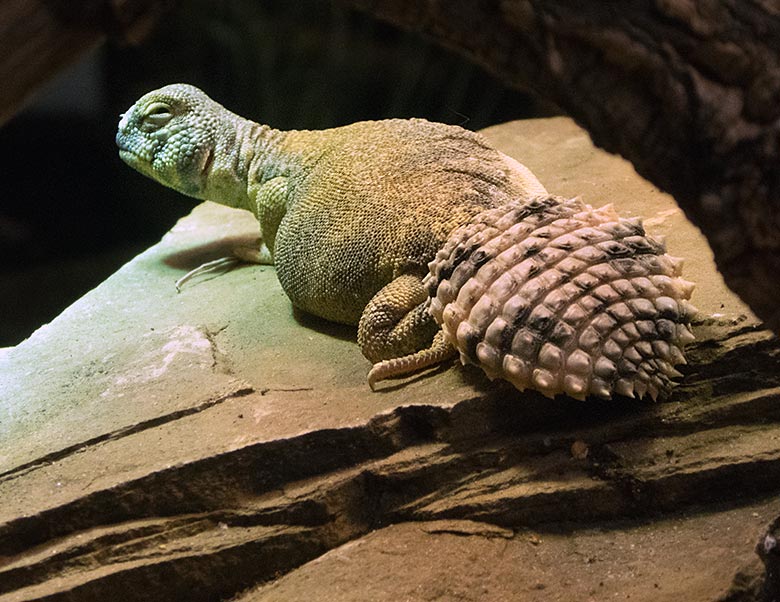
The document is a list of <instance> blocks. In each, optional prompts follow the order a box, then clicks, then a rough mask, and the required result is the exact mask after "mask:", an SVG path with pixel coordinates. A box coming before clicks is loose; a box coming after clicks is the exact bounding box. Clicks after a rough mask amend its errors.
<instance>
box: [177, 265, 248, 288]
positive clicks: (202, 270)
mask: <svg viewBox="0 0 780 602" xmlns="http://www.w3.org/2000/svg"><path fill="white" fill-rule="evenodd" d="M239 263H241V259H239V258H238V257H220V258H219V259H215V260H214V261H207V262H206V263H204V264H203V265H199V266H198V267H196V268H195V269H194V270H190V271H189V272H187V273H186V274H184V276H182V277H181V278H179V279H178V280H177V281H176V283H175V285H174V286H176V292H177V293H180V292H181V287H182V286H184V285H185V284H186V283H187V282H189V281H190V280H192V279H193V278H195V277H196V276H200V275H201V274H208V273H209V272H213V271H216V270H219V269H224V270H225V271H227V270H230V269H232V268H234V267H235V266H236V265H238V264H239Z"/></svg>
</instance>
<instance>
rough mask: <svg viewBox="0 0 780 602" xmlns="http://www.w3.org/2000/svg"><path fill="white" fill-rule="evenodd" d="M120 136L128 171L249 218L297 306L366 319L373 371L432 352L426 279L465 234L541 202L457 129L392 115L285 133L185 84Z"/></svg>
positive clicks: (512, 165)
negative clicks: (483, 220) (487, 214)
mask: <svg viewBox="0 0 780 602" xmlns="http://www.w3.org/2000/svg"><path fill="white" fill-rule="evenodd" d="M116 141H117V144H118V146H119V148H120V156H121V157H122V159H123V160H124V161H125V162H127V163H128V164H129V165H131V166H132V167H134V168H135V169H137V170H138V171H140V172H141V173H143V174H145V175H147V176H149V177H151V178H153V179H155V180H157V181H159V182H160V183H162V184H165V185H167V186H169V187H171V188H174V189H176V190H178V191H179V192H182V193H184V194H187V195H189V196H193V197H196V198H200V199H208V200H211V201H214V202H217V203H221V204H224V205H228V206H230V207H236V208H241V209H247V210H249V211H251V212H252V213H253V214H254V215H255V216H256V217H257V220H258V222H259V223H260V230H261V237H262V241H263V244H264V245H265V246H266V247H267V249H268V251H270V254H271V256H272V258H273V263H274V265H275V267H276V271H277V275H278V278H279V280H280V282H281V285H282V287H283V289H284V291H285V292H286V294H287V295H288V297H289V298H290V299H291V301H292V303H293V304H294V305H296V306H297V307H299V308H300V309H303V310H304V311H307V312H309V313H312V314H314V315H317V316H320V317H322V318H325V319H327V320H332V321H335V322H341V323H345V324H359V326H360V328H359V335H358V336H359V344H360V346H361V349H362V351H363V353H364V355H365V356H366V357H367V358H368V359H369V360H371V361H372V362H378V361H381V360H387V359H391V358H394V357H398V356H402V355H406V354H409V353H412V352H414V351H417V350H419V349H422V348H425V347H427V346H428V345H430V343H431V341H432V339H433V337H434V335H435V334H436V332H437V330H438V326H437V325H436V324H435V322H434V321H433V319H432V318H431V317H430V316H429V315H428V313H427V312H425V311H424V303H425V301H426V299H427V295H426V293H425V290H424V288H423V287H422V278H423V277H424V276H425V274H426V273H427V271H428V268H427V264H428V262H430V261H431V260H432V259H433V258H434V256H435V254H436V252H437V250H438V249H439V248H441V246H442V245H443V244H444V242H445V241H446V240H447V237H448V235H449V234H450V232H452V230H453V229H454V228H455V227H456V226H459V225H461V224H463V223H465V222H467V221H468V220H469V219H470V218H471V217H473V216H474V215H476V214H478V213H479V212H481V211H482V210H484V209H486V208H490V207H496V206H499V205H501V204H504V203H507V202H510V201H518V200H519V201H522V200H527V199H530V198H531V197H533V196H536V195H539V194H544V193H545V190H544V187H543V186H542V185H541V184H540V183H539V181H538V180H537V179H536V178H535V177H534V176H533V174H531V172H530V171H529V170H527V169H526V168H525V167H524V166H522V165H521V164H519V163H517V162H516V161H514V160H513V159H511V158H509V157H507V156H506V155H503V154H502V153H500V152H498V151H496V150H495V149H493V148H492V147H490V146H489V145H488V144H487V142H486V141H485V140H484V138H483V137H482V136H480V135H479V134H476V133H474V132H470V131H468V130H465V129H463V128H460V127H457V126H449V125H444V124H440V123H433V122H428V121H425V120H422V119H409V120H405V119H390V120H382V121H365V122H358V123H354V124H351V125H347V126H343V127H338V128H333V129H328V130H318V131H305V130H304V131H294V130H293V131H285V132H283V131H279V130H275V129H272V128H270V127H268V126H265V125H259V124H257V123H254V122H251V121H249V120H247V119H244V118H242V117H240V116H238V115H236V114H234V113H232V112H230V111H228V110H227V109H225V108H224V107H223V106H222V105H220V104H218V103H216V102H215V101H213V100H212V99H210V98H209V97H208V96H206V95H205V94H204V93H203V92H202V91H200V90H198V89H197V88H195V87H193V86H189V85H186V84H173V85H169V86H166V87H164V88H161V89H160V90H156V91H153V92H150V93H148V94H146V95H145V96H143V97H142V98H141V99H139V100H138V101H137V102H136V103H135V105H133V107H132V108H131V109H130V110H129V111H128V112H127V113H125V114H124V115H123V117H122V119H121V122H120V124H119V129H118V133H117V136H116ZM361 318H362V320H361Z"/></svg>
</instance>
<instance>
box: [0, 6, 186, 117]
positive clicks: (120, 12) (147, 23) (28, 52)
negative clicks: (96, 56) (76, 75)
mask: <svg viewBox="0 0 780 602" xmlns="http://www.w3.org/2000/svg"><path fill="white" fill-rule="evenodd" d="M170 5H171V2H170V0H163V1H161V0H74V1H68V0H10V1H8V2H3V3H2V5H0V81H2V82H3V85H2V86H0V125H2V124H3V123H4V122H5V121H7V120H8V119H9V118H10V117H11V116H13V114H14V113H15V112H16V111H17V110H18V109H19V108H20V107H21V106H22V105H23V104H24V102H25V101H26V100H27V99H28V98H29V97H30V96H31V95H32V94H33V93H34V92H35V90H36V89H37V88H38V87H39V86H40V85H41V84H43V83H44V82H46V81H47V80H48V79H50V78H51V77H52V76H54V75H55V74H56V73H57V72H59V71H60V70H62V69H63V68H65V67H67V66H68V65H70V64H72V63H74V62H76V61H77V60H78V59H79V58H80V57H81V56H82V55H83V54H84V53H86V52H88V51H89V50H91V49H92V48H95V47H96V46H97V45H98V44H100V43H101V42H102V41H103V40H104V39H105V38H106V36H113V37H118V38H120V39H122V40H125V41H127V42H129V43H136V42H138V41H140V40H141V39H142V38H143V37H144V36H145V35H146V33H148V31H149V30H150V29H151V26H152V25H153V23H154V22H155V21H156V19H157V17H158V16H159V15H160V14H161V13H162V12H163V11H164V10H166V9H167V8H168V7H169V6H170Z"/></svg>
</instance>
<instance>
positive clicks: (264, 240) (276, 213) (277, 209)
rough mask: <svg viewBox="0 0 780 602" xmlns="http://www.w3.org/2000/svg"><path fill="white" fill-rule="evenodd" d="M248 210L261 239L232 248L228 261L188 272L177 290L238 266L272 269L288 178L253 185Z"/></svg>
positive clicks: (223, 260)
mask: <svg viewBox="0 0 780 602" xmlns="http://www.w3.org/2000/svg"><path fill="white" fill-rule="evenodd" d="M247 193H248V196H249V206H250V209H251V211H252V213H254V215H255V217H256V218H257V221H258V222H259V223H260V237H259V238H258V240H257V243H256V244H254V245H242V246H237V247H234V248H233V249H232V250H231V252H232V254H231V255H230V256H228V257H220V258H219V259H215V260H214V261H209V262H207V263H204V264H203V265H200V266H198V267H197V268H195V269H194V270H190V271H189V272H187V273H186V274H185V275H184V276H182V277H181V278H179V279H178V280H177V281H176V290H177V291H180V290H181V287H182V286H183V285H184V284H185V283H186V282H187V281H189V280H192V278H194V277H196V276H200V275H202V274H206V273H209V272H213V271H216V270H225V271H227V270H230V269H232V268H234V267H235V266H236V265H238V264H240V263H256V264H260V265H273V263H274V258H273V248H274V242H275V240H276V231H277V230H278V228H279V222H280V221H281V220H282V217H283V216H284V212H285V211H286V209H287V178H284V177H281V176H279V177H276V178H272V179H271V180H268V181H266V182H264V183H262V184H252V185H251V186H250V187H249V189H248V191H247Z"/></svg>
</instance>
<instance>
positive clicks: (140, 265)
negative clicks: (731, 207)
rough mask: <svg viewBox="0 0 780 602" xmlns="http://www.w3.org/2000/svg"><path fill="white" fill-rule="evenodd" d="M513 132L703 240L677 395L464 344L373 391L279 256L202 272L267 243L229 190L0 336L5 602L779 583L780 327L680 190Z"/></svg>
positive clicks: (686, 243) (527, 145)
mask: <svg viewBox="0 0 780 602" xmlns="http://www.w3.org/2000/svg"><path fill="white" fill-rule="evenodd" d="M486 134H487V135H488V137H489V138H490V139H491V140H492V141H493V142H494V143H495V144H496V145H497V146H498V147H499V148H500V149H501V150H503V151H504V152H506V153H508V154H510V155H512V156H513V157H515V158H517V159H518V160H520V161H521V162H523V163H525V164H526V165H528V166H529V167H530V168H531V169H532V170H533V171H534V172H535V173H536V174H537V175H538V176H539V178H540V179H541V180H542V182H543V183H544V184H545V185H546V186H547V188H548V189H549V190H550V191H551V192H552V193H555V194H560V195H563V196H575V195H578V194H579V195H582V197H583V200H584V201H585V202H587V203H589V204H591V205H594V206H598V205H601V204H605V203H608V202H611V203H614V204H615V206H616V209H617V210H618V212H619V213H621V214H622V215H627V216H631V215H640V216H643V217H644V218H645V225H646V227H647V230H648V231H649V232H650V233H652V234H656V235H666V236H667V246H668V250H669V252H670V253H672V254H674V255H677V256H683V257H685V258H686V267H685V272H684V274H685V277H686V278H688V279H690V280H694V281H696V282H697V288H696V290H695V292H694V295H693V298H692V302H693V304H694V305H695V306H697V307H698V308H699V309H700V310H701V316H700V317H699V318H698V320H697V322H696V325H695V327H694V332H695V334H696V336H697V338H698V340H697V342H696V343H694V344H693V345H691V346H690V347H689V349H688V351H687V354H688V358H689V364H688V365H687V366H684V367H683V368H682V371H683V372H684V377H683V379H682V384H681V385H680V386H679V387H678V388H677V389H676V390H675V393H674V394H673V395H672V397H671V399H670V400H669V401H667V402H664V403H659V404H653V403H649V402H636V401H632V400H627V399H625V398H620V397H617V398H616V399H614V400H613V401H611V402H600V401H594V400H588V401H586V402H577V401H574V400H571V399H567V398H564V397H559V398H557V399H555V400H553V401H551V400H548V399H546V398H544V397H542V396H540V395H539V394H536V393H533V392H525V393H519V392H517V391H516V390H514V389H513V388H512V387H511V386H510V385H507V384H501V383H498V382H496V383H491V382H489V381H488V380H487V379H486V378H485V377H484V376H483V375H482V374H481V373H480V372H479V371H478V370H476V369H474V368H469V367H465V368H464V367H462V366H460V365H456V364H448V365H447V366H445V367H443V368H440V369H436V370H433V371H430V372H428V373H426V374H425V375H422V376H419V377H414V378H411V379H407V380H405V381H400V382H398V381H394V382H390V383H384V384H383V386H381V387H380V389H381V391H380V392H377V393H371V392H370V391H369V389H368V386H367V385H366V382H365V376H366V373H367V371H368V367H369V366H368V364H367V362H366V361H365V360H364V358H363V357H362V356H361V354H360V351H359V350H358V348H357V346H356V345H355V344H354V342H353V341H354V338H355V332H354V330H353V329H349V328H344V327H339V326H334V325H330V324H326V323H324V322H322V321H319V320H316V319H313V318H310V317H307V316H304V315H299V314H297V313H296V312H294V311H293V310H292V309H291V307H290V304H289V302H288V300H287V299H286V297H285V296H284V294H283V292H282V291H281V288H280V287H279V285H278V283H277V281H276V278H275V275H274V272H273V268H270V267H257V266H245V267H241V268H239V269H235V270H233V271H231V272H228V273H226V274H222V275H219V276H215V277H213V278H208V277H201V278H199V279H197V280H196V281H193V282H190V283H188V284H187V285H186V286H185V287H184V288H183V290H182V291H181V292H180V293H177V292H176V290H175V288H174V282H175V281H176V279H177V278H179V277H180V276H181V275H182V274H183V273H185V272H186V271H187V270H189V269H191V268H193V267H195V266H197V265H200V264H201V263H203V262H205V261H208V260H211V259H214V258H217V257H220V256H223V255H226V254H227V253H228V252H229V250H230V249H231V248H232V247H233V246H235V245H236V244H242V243H244V244H245V243H247V242H250V241H251V240H252V239H253V238H254V237H255V236H256V232H257V231H256V225H255V223H254V221H253V219H252V218H251V216H250V215H249V214H248V213H244V212H238V211H232V210H229V209H226V208H223V207H220V206H217V205H213V204H210V203H206V204H203V205H201V206H199V207H198V208H196V210H195V211H194V212H193V214H192V215H190V216H188V217H186V218H184V219H182V220H181V221H180V222H179V223H178V224H177V225H176V227H175V228H174V229H173V230H172V231H171V233H169V234H168V235H167V236H166V237H165V238H164V239H163V241H162V242H161V243H160V244H158V245H155V246H154V247H152V248H151V249H149V250H148V251H147V252H145V253H143V254H142V255H140V256H138V257H137V258H136V259H134V260H133V261H132V262H131V263H129V264H128V265H126V266H125V267H123V268H122V269H121V270H120V271H119V272H117V273H116V274H115V275H114V276H112V277H111V278H109V279H108V280H107V281H106V282H105V283H104V284H103V285H101V286H100V287H99V288H97V289H96V290H94V291H92V292H91V293H89V294H88V295H86V296H85V297H84V298H82V299H81V300H80V301H78V302H77V303H75V304H74V305H73V306H71V307H70V308H68V309H67V310H66V311H65V312H64V313H63V314H62V315H61V316H60V317H58V318H57V319H56V320H55V321H53V322H52V323H51V324H49V325H47V326H45V327H43V328H41V329H40V330H39V331H37V332H36V333H35V334H34V335H33V336H32V337H30V339H28V340H27V341H25V342H24V343H22V344H21V345H19V346H18V347H16V348H14V349H12V350H10V351H9V352H8V353H5V354H4V355H3V356H2V357H0V500H2V503H0V601H2V602H5V601H6V600H9V601H10V600H15V601H16V600H19V601H21V600H105V599H109V598H117V597H120V598H121V599H123V600H171V599H187V600H195V601H197V600H219V599H225V600H227V599H231V598H232V597H235V596H238V599H240V600H291V599H308V600H369V599H370V600H399V599H406V600H430V599H455V600H458V599H462V600H472V599H473V600H477V599H493V600H502V599H514V598H513V596H514V595H515V594H516V595H517V596H526V597H527V596H532V597H533V599H535V600H558V599H587V598H588V596H590V597H592V598H593V599H606V598H607V597H611V596H612V595H614V594H615V593H616V592H620V593H621V594H625V593H630V594H631V599H632V600H637V599H638V600H679V599H686V600H714V599H716V598H717V597H718V596H720V595H722V594H724V593H725V592H727V591H729V590H730V588H731V591H732V593H733V592H734V591H736V590H737V589H739V588H742V589H744V590H745V591H747V592H748V594H746V595H752V594H751V592H753V591H757V588H758V587H759V583H760V582H759V580H760V575H761V572H762V571H761V566H760V563H759V562H758V560H757V557H756V556H755V554H754V550H753V548H754V545H755V542H756V541H758V538H759V536H760V535H761V533H762V532H763V529H764V528H765V525H767V523H768V522H769V521H770V520H771V519H773V518H774V517H776V516H777V515H778V514H780V503H778V502H777V501H776V499H775V498H773V497H772V494H776V493H777V491H778V490H780V485H778V484H779V483H780V426H779V425H778V419H779V418H780V344H778V342H777V340H776V339H774V338H772V336H771V335H770V334H769V333H768V332H766V331H764V330H761V329H760V326H759V325H758V324H757V323H756V320H755V319H754V318H753V317H752V316H750V314H749V313H748V312H747V311H746V309H745V308H744V306H743V305H742V304H741V303H740V302H739V301H738V300H737V299H736V297H735V296H734V295H732V294H731V293H729V292H728V291H727V290H726V289H725V287H724V285H723V283H722V279H721V278H720V277H719V275H718V274H717V273H716V272H715V270H714V267H713V263H712V260H711V254H710V252H709V249H708V248H707V247H706V245H705V243H704V241H703V238H702V237H701V236H700V235H699V234H698V232H697V231H696V229H695V228H693V227H692V226H690V225H689V224H688V223H687V222H686V221H685V220H684V218H683V216H682V215H681V213H680V211H679V209H677V207H676V205H675V204H674V203H673V201H672V200H671V199H670V198H669V197H667V196H666V195H664V194H662V193H660V192H658V191H657V190H656V189H654V188H653V187H652V186H651V185H649V184H648V183H646V182H645V181H643V180H642V179H640V178H639V177H638V176H637V175H636V174H635V173H634V171H633V169H632V168H631V166H630V165H628V164H627V163H625V162H624V161H622V160H621V159H619V158H617V157H613V156H609V155H606V154H604V153H602V152H601V151H598V150H596V149H594V148H593V146H592V145H591V143H590V142H589V139H588V137H587V135H586V134H585V133H583V132H582V130H580V129H579V128H577V127H576V126H575V125H574V124H573V123H572V122H571V121H570V120H568V119H564V118H554V119H540V120H530V121H525V122H515V123H509V124H505V125H501V126H497V127H494V128H491V129H490V130H487V131H486ZM150 202H153V199H150ZM376 529H380V530H379V531H376V532H375V533H374V532H373V531H374V530H376ZM738 573H739V575H738V576H737V574H738ZM564 574H565V577H564V576H562V575H564ZM735 576H737V578H736V579H735ZM529 592H530V593H529ZM120 593H121V596H120ZM437 596H438V597H437ZM117 599H119V598H117ZM517 599H522V598H517ZM529 599H530V598H529ZM740 599H744V600H749V599H753V598H740Z"/></svg>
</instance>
